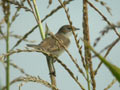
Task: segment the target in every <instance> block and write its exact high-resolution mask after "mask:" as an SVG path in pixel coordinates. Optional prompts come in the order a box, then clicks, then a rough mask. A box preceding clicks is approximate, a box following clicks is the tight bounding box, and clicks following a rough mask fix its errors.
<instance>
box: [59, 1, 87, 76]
mask: <svg viewBox="0 0 120 90" xmlns="http://www.w3.org/2000/svg"><path fill="white" fill-rule="evenodd" d="M58 1H59V2H60V4H61V6H62V7H63V8H64V10H65V13H66V16H67V19H68V21H69V24H70V26H71V28H72V33H73V36H74V39H75V42H76V46H77V48H78V50H79V53H80V56H81V58H82V62H83V66H85V62H84V60H83V59H84V58H83V56H82V51H81V48H80V45H79V41H78V40H77V35H76V34H75V32H74V29H73V27H72V21H71V20H70V15H69V14H68V9H66V7H65V5H64V4H63V3H62V1H61V0H58ZM73 62H74V61H73ZM74 64H75V62H74ZM76 66H77V68H78V70H79V71H80V72H81V70H82V69H81V70H80V67H79V65H76ZM82 72H83V71H82ZM83 76H84V77H85V75H84V74H83Z"/></svg>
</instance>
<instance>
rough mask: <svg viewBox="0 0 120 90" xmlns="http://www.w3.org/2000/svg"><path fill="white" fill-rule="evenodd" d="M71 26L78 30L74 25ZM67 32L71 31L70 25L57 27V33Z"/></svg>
mask: <svg viewBox="0 0 120 90" xmlns="http://www.w3.org/2000/svg"><path fill="white" fill-rule="evenodd" d="M72 27H73V29H74V30H75V31H76V30H80V29H79V28H76V27H74V26H72ZM68 32H72V28H71V26H70V25H63V26H62V27H61V28H60V29H59V31H58V33H64V34H65V33H68Z"/></svg>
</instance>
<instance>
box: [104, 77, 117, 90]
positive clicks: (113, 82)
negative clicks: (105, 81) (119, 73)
mask: <svg viewBox="0 0 120 90" xmlns="http://www.w3.org/2000/svg"><path fill="white" fill-rule="evenodd" d="M116 82H117V80H116V79H113V80H112V82H111V83H110V84H109V85H108V86H107V87H106V88H105V89H104V90H108V89H110V88H111V87H112V86H113V84H115V83H116Z"/></svg>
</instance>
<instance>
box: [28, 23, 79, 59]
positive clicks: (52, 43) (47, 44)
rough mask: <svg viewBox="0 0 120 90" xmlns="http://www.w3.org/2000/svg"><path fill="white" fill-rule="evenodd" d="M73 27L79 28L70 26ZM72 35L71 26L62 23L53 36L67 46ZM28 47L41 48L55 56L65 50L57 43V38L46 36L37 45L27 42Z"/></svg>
mask: <svg viewBox="0 0 120 90" xmlns="http://www.w3.org/2000/svg"><path fill="white" fill-rule="evenodd" d="M72 27H73V29H74V30H75V31H76V30H80V29H79V28H76V27H74V26H72ZM71 35H72V28H71V26H70V25H63V26H62V27H61V28H60V29H59V30H58V32H57V33H56V34H55V37H56V38H57V39H58V40H61V41H62V44H63V45H64V46H65V47H66V48H68V46H69V45H70V43H71V41H70V36H71ZM27 46H28V47H32V48H34V49H38V50H43V51H46V52H48V53H50V54H52V55H55V56H56V57H59V56H60V55H61V54H62V53H63V52H64V51H65V50H64V48H63V46H61V45H59V43H58V42H57V40H56V39H55V38H53V37H51V36H50V37H48V38H46V39H44V40H43V41H42V42H41V43H40V44H38V45H34V44H27Z"/></svg>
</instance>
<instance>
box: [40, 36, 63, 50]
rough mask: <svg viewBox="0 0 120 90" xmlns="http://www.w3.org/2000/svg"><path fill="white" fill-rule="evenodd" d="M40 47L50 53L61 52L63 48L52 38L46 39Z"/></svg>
mask: <svg viewBox="0 0 120 90" xmlns="http://www.w3.org/2000/svg"><path fill="white" fill-rule="evenodd" d="M39 45H40V47H41V48H42V49H43V50H46V51H48V52H55V51H59V49H60V47H61V46H60V45H59V43H58V42H57V41H56V40H55V39H54V38H52V37H49V38H46V39H45V40H44V41H42V42H41V43H40V44H39Z"/></svg>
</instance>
